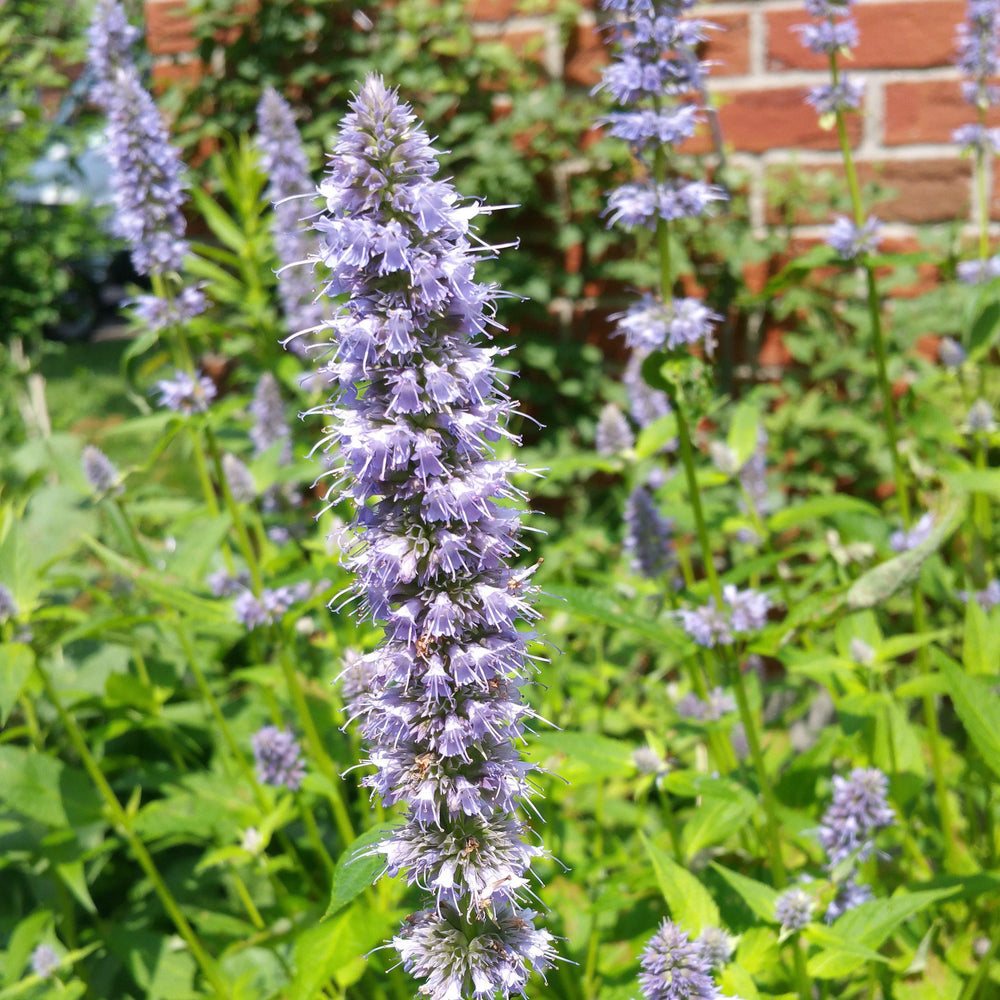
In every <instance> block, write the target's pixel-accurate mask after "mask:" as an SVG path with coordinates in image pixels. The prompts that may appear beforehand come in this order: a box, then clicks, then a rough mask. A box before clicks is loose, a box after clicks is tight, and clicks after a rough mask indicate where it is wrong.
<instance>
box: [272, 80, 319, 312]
mask: <svg viewBox="0 0 1000 1000" xmlns="http://www.w3.org/2000/svg"><path fill="white" fill-rule="evenodd" d="M257 128H258V130H259V134H258V137H257V148H258V149H259V150H260V158H261V166H262V168H263V170H264V173H265V174H267V177H268V188H267V197H268V200H269V201H271V203H272V204H273V205H274V219H273V221H272V224H271V230H272V232H273V233H274V244H275V249H276V250H277V252H278V260H279V261H280V262H281V268H280V269H279V271H278V293H279V295H280V297H281V305H282V310H283V312H284V314H285V319H286V321H287V323H288V325H289V327H290V328H291V329H292V330H293V331H307V330H311V329H313V328H315V327H316V326H317V325H318V324H320V323H321V322H322V321H323V316H324V306H323V303H322V302H321V301H317V296H316V279H315V277H314V275H313V267H312V259H313V258H314V257H315V254H316V250H317V246H316V237H315V234H314V233H313V232H312V231H311V230H310V229H308V228H307V227H305V226H303V224H302V223H303V217H304V216H306V215H310V214H311V213H312V199H313V198H315V195H316V187H315V185H314V184H313V182H312V179H311V177H310V176H309V163H308V161H307V159H306V154H305V150H304V149H303V146H302V136H301V135H300V134H299V130H298V127H297V126H296V124H295V117H294V115H293V114H292V109H291V107H290V106H289V105H288V102H287V101H286V100H285V99H284V98H283V97H282V96H281V95H280V94H279V93H278V92H277V91H276V90H275V89H274V88H273V87H268V88H267V89H265V91H264V94H263V96H262V97H261V99H260V103H259V104H258V105H257Z"/></svg>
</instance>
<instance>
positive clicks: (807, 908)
mask: <svg viewBox="0 0 1000 1000" xmlns="http://www.w3.org/2000/svg"><path fill="white" fill-rule="evenodd" d="M814 910H815V904H814V903H813V899H812V896H810V895H809V893H808V892H806V891H805V889H799V888H798V887H794V888H791V889H786V890H785V891H784V892H783V893H782V894H781V895H780V896H779V897H778V898H777V899H776V900H775V901H774V915H775V917H776V918H777V920H778V923H779V924H781V929H782V930H783V931H801V930H803V929H804V928H806V927H808V926H809V924H810V923H812V919H813V912H814Z"/></svg>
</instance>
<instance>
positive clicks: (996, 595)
mask: <svg viewBox="0 0 1000 1000" xmlns="http://www.w3.org/2000/svg"><path fill="white" fill-rule="evenodd" d="M958 599H959V600H960V601H976V602H977V603H978V604H979V606H980V607H981V608H982V609H983V611H992V610H993V609H994V608H995V607H998V606H1000V580H998V579H996V578H994V579H992V580H990V582H989V583H988V584H986V586H985V587H983V589H982V590H960V591H959V592H958Z"/></svg>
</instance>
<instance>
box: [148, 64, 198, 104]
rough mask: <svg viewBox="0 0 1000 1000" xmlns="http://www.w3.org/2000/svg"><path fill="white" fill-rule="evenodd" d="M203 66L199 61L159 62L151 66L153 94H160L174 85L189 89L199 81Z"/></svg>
mask: <svg viewBox="0 0 1000 1000" xmlns="http://www.w3.org/2000/svg"><path fill="white" fill-rule="evenodd" d="M203 71H204V66H203V65H202V62H201V60H200V59H192V60H190V61H189V62H182V63H176V62H160V63H156V64H155V65H154V66H153V93H154V94H157V95H159V94H162V93H163V92H164V91H165V90H168V89H169V88H170V87H173V86H175V85H178V84H179V85H181V86H182V87H185V88H187V87H189V86H191V85H193V84H195V83H197V82H198V81H199V80H200V79H201V75H202V73H203Z"/></svg>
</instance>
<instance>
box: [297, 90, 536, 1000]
mask: <svg viewBox="0 0 1000 1000" xmlns="http://www.w3.org/2000/svg"><path fill="white" fill-rule="evenodd" d="M437 169H438V163H437V155H436V153H435V151H434V149H433V148H432V146H431V144H430V140H429V139H428V137H427V135H426V133H425V132H424V131H423V130H422V129H421V128H420V127H419V126H418V125H417V123H416V119H415V116H414V115H413V113H412V112H411V110H410V108H409V107H408V106H407V105H405V104H403V103H402V102H401V101H400V100H399V98H398V97H397V95H396V94H395V93H394V92H390V91H388V90H387V89H386V87H385V85H384V83H383V82H382V80H381V78H380V77H378V76H375V75H372V76H369V77H368V79H367V80H366V81H365V83H364V85H363V86H362V88H361V90H360V91H359V93H358V95H357V97H356V98H355V99H354V100H353V101H352V102H351V110H350V113H349V114H347V115H346V116H345V118H344V119H343V121H342V123H341V129H340V133H339V135H338V138H337V141H336V144H335V147H334V151H333V155H332V157H331V159H330V171H329V174H328V175H327V177H326V179H325V180H324V181H323V182H322V184H321V186H320V193H321V195H322V197H323V198H324V199H325V203H326V207H325V211H324V212H323V214H322V215H320V216H319V218H318V219H317V221H316V228H317V230H318V231H319V232H320V233H321V234H322V241H321V246H320V250H319V253H320V257H321V259H322V260H323V262H324V264H325V265H326V267H327V269H328V273H329V275H330V277H329V280H328V282H327V284H326V286H325V291H326V292H327V293H328V294H329V295H331V296H333V295H344V296H345V298H346V301H345V302H343V303H342V304H340V305H339V306H338V307H337V311H336V313H335V314H334V316H333V318H332V319H331V321H330V324H329V325H330V329H331V331H332V333H333V342H332V343H331V344H330V345H329V346H330V348H331V357H332V360H331V362H330V363H329V364H328V365H327V366H326V369H327V371H328V372H329V373H330V374H331V375H332V376H333V377H334V378H335V380H336V382H337V384H338V386H339V391H338V392H337V394H336V395H335V397H334V399H332V400H331V401H330V403H329V404H327V405H324V406H322V407H320V408H319V410H320V412H322V413H324V414H325V415H326V416H327V417H328V419H329V422H330V426H329V427H328V429H327V436H326V439H325V446H326V449H327V451H328V452H329V453H331V454H333V455H335V456H336V459H337V461H338V467H337V468H336V469H335V470H334V475H335V476H336V477H337V478H336V479H335V480H334V485H333V486H332V487H331V489H330V492H329V493H328V499H329V500H330V501H331V502H336V501H339V500H341V499H350V500H352V501H353V502H354V504H355V505H356V511H357V513H356V516H355V520H354V525H353V528H354V534H355V539H356V542H355V544H354V546H353V547H351V546H350V544H349V543H348V544H347V545H345V547H344V552H345V562H346V563H347V565H348V566H349V567H350V568H351V569H353V571H354V573H355V575H356V586H355V592H356V595H357V597H358V599H359V613H360V615H361V616H362V617H363V618H367V619H370V620H373V621H375V622H377V623H380V624H381V625H382V626H383V628H384V630H385V638H384V640H383V642H382V644H381V645H380V646H379V648H378V649H377V650H376V651H375V653H374V654H372V659H371V660H370V661H369V663H368V664H366V668H365V669H366V673H367V674H368V676H367V677H366V679H365V683H366V684H367V685H368V691H367V693H366V694H365V695H364V697H365V699H366V700H365V701H364V702H362V703H361V704H360V705H359V706H358V707H359V708H360V710H361V711H360V713H359V714H360V720H361V722H362V727H361V728H362V735H363V736H364V739H365V743H366V747H367V752H368V758H367V759H368V762H369V763H370V764H371V765H373V767H374V771H375V773H374V774H371V775H369V776H368V777H366V778H365V779H364V784H365V785H367V786H368V787H370V788H371V789H373V791H374V793H375V794H377V795H378V796H379V797H381V799H382V801H383V802H384V803H385V804H386V805H387V806H391V805H393V804H395V803H397V802H401V803H404V804H405V805H406V807H407V810H406V819H405V822H404V824H403V825H402V826H401V827H399V828H397V829H396V830H395V831H393V833H392V834H391V835H390V836H388V837H387V838H386V840H385V841H383V842H382V843H381V844H380V845H379V848H378V849H379V852H380V853H383V854H384V855H385V856H386V858H387V861H388V862H389V864H390V866H391V868H392V870H393V871H395V870H397V869H398V870H399V871H400V872H401V873H402V874H404V875H405V877H406V878H407V879H408V880H410V881H412V882H415V883H419V884H421V885H423V886H425V887H426V888H428V889H429V890H430V891H432V892H433V893H434V897H433V900H432V903H433V905H432V906H431V908H429V909H425V910H422V911H420V912H419V913H417V914H415V915H414V916H412V917H410V918H408V920H407V921H406V923H405V924H404V926H403V928H402V930H401V931H400V933H399V934H398V935H397V936H396V938H395V939H394V944H395V946H396V948H397V950H398V951H399V954H400V956H401V958H402V960H403V964H404V967H405V968H406V969H408V970H410V971H411V972H413V973H414V974H415V975H417V976H420V977H422V978H424V979H425V980H426V982H425V983H424V985H423V986H422V987H421V991H422V993H424V994H426V995H427V996H429V997H430V998H431V1000H455V998H457V997H460V996H470V995H471V996H474V997H484V998H485V997H491V998H492V997H494V996H495V995H497V994H499V995H501V996H502V997H504V998H506V997H509V996H510V995H511V994H519V993H521V992H523V989H524V985H525V982H526V980H527V977H528V974H529V972H530V971H531V970H532V969H539V970H540V969H543V968H544V967H545V966H546V965H548V964H549V963H550V962H551V960H552V959H553V957H554V953H553V949H552V938H551V935H549V934H548V933H547V932H545V931H539V930H535V929H534V927H533V925H532V920H533V918H534V916H535V914H534V913H533V912H532V911H530V910H526V909H522V908H521V905H520V903H519V902H518V900H519V899H520V897H521V895H522V892H521V888H522V887H523V885H524V880H525V879H526V875H527V867H528V864H529V862H530V860H531V858H532V857H533V856H535V854H536V849H535V848H534V847H531V846H526V845H525V844H524V843H523V839H522V828H521V825H520V823H519V822H518V821H517V820H516V812H517V810H518V809H519V808H520V807H521V805H522V803H523V802H524V801H525V800H526V798H527V797H528V796H529V795H530V794H531V791H532V789H531V785H530V783H529V780H528V779H529V774H530V772H531V770H532V767H531V765H529V764H527V763H526V762H525V761H523V760H522V759H521V758H520V756H519V754H518V752H517V748H516V743H515V741H516V740H518V739H519V738H520V736H521V734H522V732H523V729H524V723H525V720H526V719H527V718H529V717H530V715H531V712H530V709H528V707H527V706H526V705H525V704H524V703H523V700H522V698H521V694H520V688H521V686H522V685H523V684H524V683H525V680H526V673H527V669H526V666H527V664H526V661H527V655H528V654H527V648H526V642H527V638H526V635H525V633H524V632H523V631H522V630H521V629H519V628H518V626H517V623H518V621H519V620H520V621H524V620H527V621H530V620H533V619H534V618H537V613H536V612H535V611H534V610H533V609H532V607H531V605H530V603H529V600H528V597H529V595H530V594H531V592H532V588H531V586H530V577H531V572H532V570H527V571H514V570H513V569H512V568H511V567H510V563H511V561H512V560H513V559H514V558H515V556H516V555H517V554H518V553H519V552H520V551H521V549H522V548H523V543H521V542H520V540H519V532H520V518H519V516H518V513H517V511H516V510H515V509H514V508H513V507H512V506H511V505H510V504H509V503H508V500H511V499H517V498H518V496H519V494H518V493H517V491H516V490H515V488H514V487H513V486H512V484H511V481H510V477H511V475H512V474H513V473H514V472H515V471H516V468H517V467H516V465H515V463H513V462H511V461H500V460H497V459H496V458H495V457H494V456H493V453H492V448H491V446H492V444H493V443H495V442H497V441H499V440H500V439H501V438H507V439H509V440H515V441H516V438H514V436H513V435H512V434H511V432H509V431H508V430H507V429H506V420H507V417H508V415H509V413H510V408H511V403H510V400H509V398H508V397H507V396H506V394H505V393H504V391H503V388H502V386H501V385H500V383H499V380H498V377H497V373H496V370H495V368H494V358H495V357H496V356H497V354H498V353H499V352H498V349H497V348H494V347H490V346H481V344H482V340H483V338H484V337H486V336H488V335H489V333H490V332H491V331H492V330H493V329H497V328H498V324H497V321H496V319H495V318H494V303H495V300H496V298H497V296H498V294H499V293H498V290H497V289H496V288H494V287H493V286H488V285H483V284H479V283H477V282H476V281H475V279H474V265H475V263H476V261H477V258H478V257H479V256H482V255H483V254H488V253H490V252H491V251H490V250H489V249H488V248H481V245H480V244H478V243H477V242H476V241H475V240H474V237H473V236H472V233H471V226H470V223H471V220H472V218H473V217H474V216H476V215H477V214H479V213H480V212H481V211H482V208H481V206H479V205H478V204H475V203H471V204H469V203H463V202H462V201H461V200H460V198H459V195H458V194H457V192H456V191H455V190H454V188H452V187H451V185H450V184H448V183H446V182H443V181H438V180H435V179H434V175H435V174H436V172H437ZM471 841H475V842H476V843H475V844H473V843H471ZM477 845H478V846H477ZM480 846H481V847H482V848H483V850H480ZM487 847H488V850H487V849H486V848H487ZM463 851H467V857H466V856H462V852H463ZM459 856H461V860H462V864H461V865H458V866H456V867H454V868H452V867H450V862H449V861H448V860H447V859H451V860H454V859H455V858H456V857H459ZM432 883H433V884H432Z"/></svg>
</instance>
